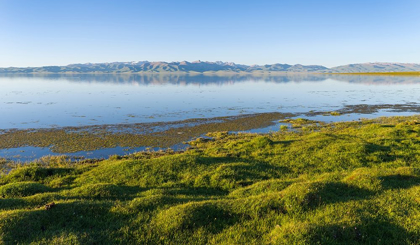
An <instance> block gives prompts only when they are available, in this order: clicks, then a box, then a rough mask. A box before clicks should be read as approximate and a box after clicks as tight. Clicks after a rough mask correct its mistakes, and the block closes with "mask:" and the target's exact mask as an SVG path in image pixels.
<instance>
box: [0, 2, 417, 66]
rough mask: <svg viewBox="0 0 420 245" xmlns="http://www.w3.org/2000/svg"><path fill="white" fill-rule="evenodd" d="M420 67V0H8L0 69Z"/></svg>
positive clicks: (0, 28) (0, 19)
mask: <svg viewBox="0 0 420 245" xmlns="http://www.w3.org/2000/svg"><path fill="white" fill-rule="evenodd" d="M141 60H149V61H182V60H188V61H194V60H204V61H217V60H222V61H232V62H236V63H241V64H248V65H251V64H271V63H289V64H297V63H300V64H305V65H309V64H318V65H325V66H328V67H331V66H336V65H343V64H348V63H363V62H376V61H380V62H404V63H420V1H419V0H319V1H315V0H312V1H309V0H306V1H305V0H300V1H299V0H296V1H292V0H289V1H283V0H258V1H257V0H254V1H248V0H208V1H204V0H194V1H193V0H189V1H188V0H149V1H143V0H136V1H134V0H118V1H117V0H71V1H70V0H36V1H35V0H0V67H9V66H19V67H24V66H44V65H67V64H70V63H87V62H95V63H96V62H113V61H141Z"/></svg>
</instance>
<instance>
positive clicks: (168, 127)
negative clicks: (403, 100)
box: [0, 103, 420, 161]
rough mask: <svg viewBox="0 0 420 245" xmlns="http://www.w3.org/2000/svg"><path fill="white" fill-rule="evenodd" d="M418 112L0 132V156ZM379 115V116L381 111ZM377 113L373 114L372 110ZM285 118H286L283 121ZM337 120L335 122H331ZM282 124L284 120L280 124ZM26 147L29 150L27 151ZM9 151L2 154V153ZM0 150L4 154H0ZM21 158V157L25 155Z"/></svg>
mask: <svg viewBox="0 0 420 245" xmlns="http://www.w3.org/2000/svg"><path fill="white" fill-rule="evenodd" d="M382 112H383V113H382ZM390 112H393V113H394V114H395V113H397V114H398V113H409V114H411V115H413V114H417V113H420V105H419V104H417V103H407V104H394V105H392V104H382V105H368V104H358V105H346V106H344V107H343V108H341V109H338V110H336V111H310V112H306V113H280V112H271V113H258V114H248V115H239V116H228V117H216V118H200V119H188V120H183V121H175V122H156V123H135V124H114V125H94V126H83V127H63V128H47V129H25V130H20V129H7V130H0V149H2V150H0V158H6V159H12V160H20V159H22V160H23V159H26V160H28V161H30V160H33V159H37V158H40V157H42V156H45V155H69V156H71V157H75V158H77V157H79V156H82V157H83V158H107V157H109V156H110V155H125V154H131V153H134V152H138V151H145V150H154V151H156V150H165V149H168V148H172V149H175V150H183V149H185V148H187V147H188V144H186V142H187V141H190V140H192V139H194V138H197V137H201V136H203V135H205V134H206V133H209V132H219V131H228V132H243V131H245V132H253V133H267V132H268V131H279V130H285V129H286V130H287V128H285V125H286V127H289V128H291V127H293V125H292V123H287V120H286V119H293V118H298V117H302V118H306V119H316V120H317V121H321V122H322V121H324V122H329V121H334V120H331V118H332V117H335V118H339V119H340V120H346V119H348V118H345V117H343V116H344V115H347V116H349V115H352V116H360V117H363V115H371V114H375V113H379V116H386V115H387V113H390ZM381 113H382V114H381ZM375 115H376V114H375ZM285 120H286V121H285ZM336 121H339V120H336ZM285 122H286V123H285ZM29 151H30V152H29ZM7 152H9V154H8V155H7V156H6V155H5V154H6V153H7ZM1 154H3V155H1ZM25 157H26V158H25Z"/></svg>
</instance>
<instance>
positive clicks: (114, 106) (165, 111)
mask: <svg viewBox="0 0 420 245" xmlns="http://www.w3.org/2000/svg"><path fill="white" fill-rule="evenodd" d="M0 88H1V90H0V113H1V115H2V116H1V117H0V129H8V128H19V129H25V128H48V127H61V126H84V125H97V124H118V123H139V122H159V121H177V120H183V119H188V118H209V117H217V116H231V115H238V114H250V113H260V112H273V111H276V112H302V113H303V112H308V111H311V110H316V111H321V110H322V111H328V110H337V109H340V108H342V107H343V106H345V105H353V104H404V103H410V102H414V103H417V102H419V100H420V77H395V76H394V77H383V76H378V77H376V76H323V75H319V76H316V75H306V76H304V75H299V76H277V77H249V76H235V77H215V76H140V75H137V76H134V75H133V76H112V75H97V76H94V75H79V76H58V75H51V76H44V77H40V76H12V77H11V76H2V77H0ZM382 115H387V113H386V112H384V113H382Z"/></svg>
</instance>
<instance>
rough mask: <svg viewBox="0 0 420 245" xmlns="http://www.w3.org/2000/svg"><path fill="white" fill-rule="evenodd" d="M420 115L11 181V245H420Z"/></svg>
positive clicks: (305, 125) (30, 171)
mask: <svg viewBox="0 0 420 245" xmlns="http://www.w3.org/2000/svg"><path fill="white" fill-rule="evenodd" d="M418 121H419V118H418V117H394V118H380V119H376V120H364V121H360V122H348V123H335V124H327V125H323V124H317V123H314V122H312V121H310V122H306V121H302V120H300V121H299V122H293V121H291V122H290V123H292V124H293V123H295V124H297V123H299V124H300V125H301V127H299V128H297V129H296V130H294V131H287V130H281V131H279V132H275V133H270V134H266V135H257V134H228V133H226V132H217V133H211V134H209V136H211V137H212V139H197V140H195V141H193V142H191V145H192V148H191V149H189V150H187V151H185V152H182V153H173V152H168V153H162V152H160V153H153V152H152V153H138V154H134V155H132V156H127V157H113V158H112V159H108V160H105V161H101V162H90V163H89V162H87V163H86V162H85V163H80V164H72V163H62V164H61V165H60V164H59V165H57V164H56V163H52V164H51V165H49V164H46V163H43V164H39V163H38V164H35V163H34V164H31V165H28V166H24V167H17V168H15V169H13V170H12V171H10V173H8V174H7V175H3V176H1V177H0V241H1V243H4V244H16V243H19V244H30V243H34V244H121V243H122V244H420V124H419V123H418Z"/></svg>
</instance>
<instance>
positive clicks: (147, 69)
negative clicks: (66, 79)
mask: <svg viewBox="0 0 420 245" xmlns="http://www.w3.org/2000/svg"><path fill="white" fill-rule="evenodd" d="M399 71H420V64H403V63H364V64H350V65H345V66H337V67H333V68H327V67H325V66H320V65H308V66H305V65H300V64H297V65H289V64H272V65H252V66H248V65H240V64H235V63H232V62H221V61H217V62H207V61H194V62H187V61H182V62H149V61H140V62H112V63H87V64H72V65H67V66H43V67H26V68H18V67H9V68H0V73H8V74H33V73H46V74H66V73H69V74H74V73H80V74H96V73H100V74H104V73H109V74H114V73H129V74H130V73H212V72H219V73H220V72H221V73H223V72H227V73H239V72H245V73H271V72H283V73H285V72H290V73H359V72H399Z"/></svg>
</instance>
